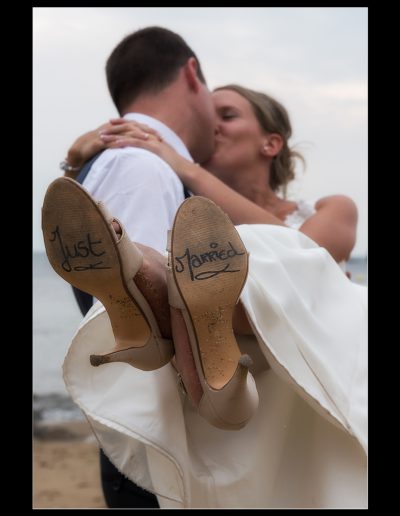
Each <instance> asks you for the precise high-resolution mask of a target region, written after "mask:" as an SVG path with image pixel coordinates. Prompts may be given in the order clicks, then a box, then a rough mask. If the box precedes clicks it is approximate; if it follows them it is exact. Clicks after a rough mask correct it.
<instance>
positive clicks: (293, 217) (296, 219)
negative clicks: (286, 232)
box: [284, 201, 316, 229]
mask: <svg viewBox="0 0 400 516" xmlns="http://www.w3.org/2000/svg"><path fill="white" fill-rule="evenodd" d="M315 212H316V210H315V203H312V202H307V201H298V202H297V210H295V211H294V212H292V213H289V215H287V216H286V218H285V221H284V222H285V224H286V225H287V226H289V227H291V228H293V229H299V228H300V226H301V225H302V224H303V223H304V222H305V221H306V220H307V219H308V218H309V217H311V215H314V213H315Z"/></svg>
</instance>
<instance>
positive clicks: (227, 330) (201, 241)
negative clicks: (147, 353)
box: [171, 196, 248, 390]
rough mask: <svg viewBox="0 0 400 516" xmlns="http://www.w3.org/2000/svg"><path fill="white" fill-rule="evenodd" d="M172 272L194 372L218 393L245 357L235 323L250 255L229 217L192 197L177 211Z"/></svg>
mask: <svg viewBox="0 0 400 516" xmlns="http://www.w3.org/2000/svg"><path fill="white" fill-rule="evenodd" d="M171 268H172V272H173V276H174V280H175V284H176V286H177V289H178V292H179V295H180V296H181V298H182V300H183V302H184V305H185V306H186V310H187V313H186V312H185V311H183V316H184V318H185V322H186V325H187V329H188V333H189V337H190V342H191V346H192V351H193V355H194V358H195V363H196V367H197V369H198V371H199V372H200V371H201V372H202V374H203V376H204V379H205V381H206V382H207V384H208V385H209V386H210V387H211V388H213V389H216V390H220V389H222V388H223V387H224V386H225V385H226V384H227V383H228V382H229V380H230V379H231V378H232V376H233V375H234V374H235V371H236V369H237V367H238V362H239V359H240V357H241V352H240V349H239V346H238V344H237V342H236V338H235V335H234V333H233V329H232V317H233V312H234V309H235V305H236V303H237V301H238V299H239V296H240V293H241V291H242V289H243V286H244V284H245V281H246V278H247V272H248V254H247V251H246V248H245V246H244V244H243V242H242V240H241V238H240V236H239V234H238V232H237V231H236V229H235V227H234V225H233V224H232V222H231V220H230V219H229V217H228V216H227V215H226V214H225V213H224V212H223V211H222V210H221V209H220V208H219V207H218V206H217V205H216V204H215V203H213V202H212V201H210V200H209V199H206V198H204V197H200V196H196V197H191V198H189V199H188V200H187V201H185V202H184V203H182V204H181V206H180V208H179V209H178V211H177V214H176V217H175V222H174V226H173V229H172V235H171Z"/></svg>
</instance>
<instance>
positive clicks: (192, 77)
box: [70, 27, 215, 508]
mask: <svg viewBox="0 0 400 516" xmlns="http://www.w3.org/2000/svg"><path fill="white" fill-rule="evenodd" d="M106 74H107V82H108V87H109V91H110V94H111V97H112V99H113V101H114V104H115V106H116V108H117V110H118V112H119V114H120V116H122V117H124V118H126V119H127V120H135V121H137V122H141V123H144V124H147V125H148V126H150V127H151V128H153V129H155V130H156V131H157V132H158V133H159V134H160V135H161V136H162V138H163V139H164V140H165V141H166V142H167V143H169V144H170V145H171V146H172V147H173V148H174V149H175V150H176V151H177V152H179V153H180V154H181V155H182V156H184V157H185V158H187V159H190V160H194V161H196V162H200V163H202V162H205V161H207V159H208V158H209V157H210V156H211V154H212V151H213V148H214V132H215V125H214V124H215V119H214V106H213V103H212V98H211V93H210V91H209V90H208V88H207V85H206V82H205V79H204V76H203V73H202V71H201V67H200V64H199V61H198V59H197V57H196V55H195V53H194V52H193V51H192V50H191V49H190V47H189V46H188V45H187V44H186V42H185V41H184V40H183V39H182V38H181V37H180V36H179V35H178V34H175V33H173V32H171V31H169V30H167V29H164V28H160V27H148V28H145V29H142V30H139V31H137V32H134V33H133V34H131V35H129V36H127V37H126V38H124V39H123V40H122V41H121V42H120V43H119V44H118V45H117V47H116V48H115V49H114V50H113V52H112V53H111V55H110V57H109V59H108V61H107V65H106ZM70 165H74V163H70ZM83 175H85V177H84V179H83V185H84V187H85V188H86V189H87V190H88V191H89V192H90V193H91V194H92V195H93V197H94V198H95V199H96V200H99V201H103V202H104V203H105V204H106V206H107V208H108V209H109V211H110V212H111V213H112V214H113V216H115V217H116V218H117V219H119V220H121V222H122V223H123V225H124V227H125V229H126V231H127V233H128V235H129V237H130V239H131V240H132V241H134V242H138V243H140V244H144V245H147V246H149V247H152V248H153V249H156V250H157V251H159V252H160V253H164V251H165V248H166V243H167V242H166V235H167V230H169V229H170V228H171V227H172V224H173V220H174V216H175V213H176V211H177V209H178V207H179V206H180V204H181V203H182V202H183V200H184V198H185V195H184V188H183V185H182V183H181V181H180V180H179V178H178V177H177V175H176V174H175V172H174V171H173V170H172V169H171V167H170V166H169V165H168V164H167V163H166V162H164V161H162V160H161V159H160V158H159V157H158V156H156V155H155V154H151V153H149V152H144V151H143V150H142V149H138V148H133V147H129V148H122V149H108V150H106V151H104V152H103V153H102V154H100V155H99V156H98V158H97V159H96V160H95V161H94V162H92V163H91V166H90V170H89V167H86V169H85V171H84V174H82V173H81V174H80V176H81V178H82V177H83ZM78 180H79V177H78ZM175 315H176V314H175ZM101 467H102V484H103V490H104V494H105V498H106V501H107V505H108V506H109V507H125V508H127V507H130V508H132V507H158V503H157V499H156V497H155V496H154V495H152V494H150V493H148V492H146V491H144V490H143V489H141V488H139V487H138V486H136V485H135V484H134V483H133V482H130V481H129V480H128V479H126V478H125V477H124V476H123V475H122V474H121V473H119V472H118V470H117V469H116V468H114V466H113V465H112V464H111V463H110V462H109V461H108V459H107V457H106V456H105V455H104V454H102V458H101Z"/></svg>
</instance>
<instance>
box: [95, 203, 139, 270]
mask: <svg viewBox="0 0 400 516" xmlns="http://www.w3.org/2000/svg"><path fill="white" fill-rule="evenodd" d="M97 206H98V208H99V210H100V211H101V213H102V215H103V217H104V218H105V220H106V222H107V223H108V224H109V225H110V226H111V224H112V222H113V221H115V222H117V223H118V224H119V225H120V227H121V230H122V235H121V237H120V238H119V237H118V235H117V234H116V233H115V231H114V228H112V231H111V233H112V235H113V237H114V239H115V242H116V244H117V248H118V251H119V254H120V257H121V264H122V272H123V275H124V277H125V278H126V279H132V278H133V277H134V276H135V275H136V273H137V272H138V270H139V269H140V267H141V266H142V264H143V255H142V252H141V251H140V250H139V248H138V247H137V246H136V245H135V244H134V243H133V242H131V240H130V239H129V237H128V234H127V232H126V230H125V228H124V226H123V224H122V223H121V222H120V221H119V220H118V219H117V218H116V217H114V216H113V215H112V214H111V213H110V211H109V210H108V208H107V206H106V205H105V204H104V203H102V202H98V203H97ZM118 238H119V240H118Z"/></svg>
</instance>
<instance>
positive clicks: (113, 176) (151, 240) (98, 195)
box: [83, 113, 192, 253]
mask: <svg viewBox="0 0 400 516" xmlns="http://www.w3.org/2000/svg"><path fill="white" fill-rule="evenodd" d="M124 118H126V119H127V120H136V121H137V122H141V123H144V124H147V125H148V126H150V127H152V128H153V129H155V130H156V131H158V132H159V133H160V135H161V136H162V137H163V138H164V140H165V141H166V142H167V143H169V144H170V145H171V146H172V147H173V148H174V149H175V150H176V151H177V152H178V153H179V154H181V155H182V156H184V157H185V158H187V159H189V160H192V158H191V156H190V154H189V152H188V150H187V149H186V147H185V145H184V143H183V142H182V140H181V139H180V138H179V137H178V136H177V135H176V134H175V133H174V132H173V131H172V130H171V129H169V127H167V126H166V125H165V124H163V123H162V122H160V121H158V120H156V119H154V118H152V117H150V116H147V115H143V114H140V113H128V114H127V115H125V117H124ZM83 186H84V187H85V188H86V189H87V190H88V191H89V192H90V194H91V195H92V196H93V197H94V198H95V199H96V200H98V201H103V202H104V204H105V205H106V206H107V208H108V209H109V211H110V212H111V213H112V214H113V215H114V216H115V217H116V218H117V219H119V220H120V221H121V222H122V223H123V225H124V227H125V229H126V231H127V233H128V235H129V238H130V239H131V240H132V241H134V242H139V243H141V244H144V245H148V246H150V247H153V248H154V249H156V250H157V251H159V252H160V253H164V252H165V247H166V243H167V230H168V229H171V227H172V224H173V220H174V216H175V213H176V210H177V209H178V207H179V206H180V204H181V203H182V202H183V200H184V198H185V196H184V192H183V185H182V182H181V181H180V179H179V178H178V176H177V175H176V174H175V172H174V171H173V170H172V168H171V167H170V166H169V165H168V164H167V163H166V162H165V161H163V160H162V159H161V158H159V157H158V156H157V155H156V154H153V153H152V152H149V151H147V150H145V149H139V148H135V147H125V148H123V149H107V150H106V151H104V152H103V153H102V154H101V155H100V157H99V158H98V159H97V160H96V161H95V163H94V164H93V166H92V168H91V170H90V173H89V174H88V175H87V176H86V179H85V180H84V182H83Z"/></svg>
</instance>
